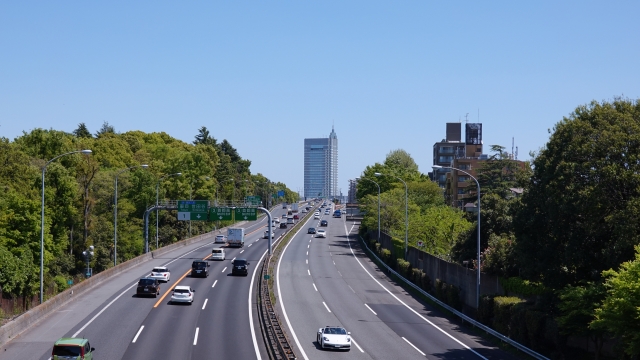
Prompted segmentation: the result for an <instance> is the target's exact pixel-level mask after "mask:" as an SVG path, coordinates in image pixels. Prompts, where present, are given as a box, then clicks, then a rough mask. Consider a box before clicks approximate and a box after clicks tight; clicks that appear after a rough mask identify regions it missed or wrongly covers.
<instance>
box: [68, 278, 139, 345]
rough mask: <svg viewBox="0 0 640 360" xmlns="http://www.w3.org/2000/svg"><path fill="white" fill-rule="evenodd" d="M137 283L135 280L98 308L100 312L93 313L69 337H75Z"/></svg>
mask: <svg viewBox="0 0 640 360" xmlns="http://www.w3.org/2000/svg"><path fill="white" fill-rule="evenodd" d="M136 285H138V282H135V283H134V284H133V285H131V286H129V287H128V288H127V289H126V290H125V291H123V292H122V293H120V295H118V296H116V298H115V299H113V300H111V302H110V303H108V304H107V305H106V306H105V307H103V308H102V310H100V312H98V313H97V314H95V315H94V316H93V317H92V318H91V320H89V321H88V322H87V323H86V324H84V326H83V327H81V328H80V330H78V331H76V333H75V334H73V335H71V337H77V336H78V334H80V333H81V332H82V331H83V330H84V329H85V328H86V327H87V326H89V324H91V323H92V322H93V320H95V319H96V318H97V317H98V316H100V314H102V313H103V312H104V311H105V310H107V308H108V307H109V306H111V304H113V303H114V302H116V300H118V299H119V298H120V297H121V296H122V295H124V294H126V293H127V292H129V290H131V288H132V287H134V286H136Z"/></svg>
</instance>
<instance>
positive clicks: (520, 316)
mask: <svg viewBox="0 0 640 360" xmlns="http://www.w3.org/2000/svg"><path fill="white" fill-rule="evenodd" d="M526 313H527V303H526V302H520V303H517V304H514V305H513V307H511V318H510V319H509V322H508V324H509V333H508V334H507V336H509V337H510V338H511V339H513V340H515V341H517V342H519V343H521V344H524V345H528V344H527V320H526Z"/></svg>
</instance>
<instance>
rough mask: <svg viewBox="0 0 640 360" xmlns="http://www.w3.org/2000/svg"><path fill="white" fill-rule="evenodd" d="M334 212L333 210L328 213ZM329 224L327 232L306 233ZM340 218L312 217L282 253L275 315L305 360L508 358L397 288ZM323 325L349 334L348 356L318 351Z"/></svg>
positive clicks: (349, 225)
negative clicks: (322, 223)
mask: <svg viewBox="0 0 640 360" xmlns="http://www.w3.org/2000/svg"><path fill="white" fill-rule="evenodd" d="M331 213H333V211H331ZM322 219H325V220H327V221H328V226H327V228H326V229H327V237H326V238H319V237H316V236H315V235H313V234H307V231H306V230H307V228H308V227H315V228H319V222H320V220H322ZM354 233H357V228H356V227H355V226H354V225H353V224H352V223H351V222H347V221H345V218H344V217H342V218H333V217H331V215H325V214H324V212H322V217H321V219H319V220H316V219H310V220H308V223H307V225H306V226H304V227H303V228H302V229H301V231H300V232H299V233H298V234H296V235H295V237H294V238H293V239H292V241H291V242H290V243H289V244H288V245H287V248H286V250H285V251H284V253H283V255H282V256H281V258H280V261H279V264H278V273H277V285H278V288H277V291H278V295H279V296H278V297H279V299H280V301H279V306H280V312H281V313H282V314H283V316H282V318H283V319H282V320H283V321H284V322H285V323H286V325H283V326H285V327H286V328H288V329H289V333H290V335H291V337H292V341H294V342H295V346H296V347H297V352H298V355H299V358H303V359H334V358H337V357H339V358H353V359H424V358H425V357H426V358H429V359H513V357H512V356H511V355H510V354H507V353H505V352H504V351H502V350H499V349H497V348H495V347H493V346H491V345H489V344H486V342H485V341H483V340H482V339H481V338H478V337H476V336H473V335H471V334H470V333H468V332H467V331H465V329H463V328H460V327H459V326H458V325H456V324H455V323H452V322H450V321H448V320H446V319H445V318H444V317H443V316H442V315H441V314H440V313H439V312H438V311H437V310H436V309H434V308H433V307H431V306H429V305H426V304H424V303H421V302H420V301H418V300H416V299H414V298H413V297H412V296H410V295H409V294H407V293H406V292H405V291H404V290H403V289H402V288H400V287H398V286H396V285H395V284H394V283H393V282H392V281H391V280H390V279H388V278H387V277H386V276H385V275H384V274H383V273H381V272H380V271H379V269H378V268H377V267H376V266H375V264H373V263H372V262H371V261H369V259H368V258H367V257H366V255H365V254H363V252H362V251H361V249H360V247H359V244H358V242H357V241H356V238H355V237H353V236H351V237H350V235H353V234H354ZM326 325H338V326H343V327H345V329H347V331H350V332H351V336H352V346H351V350H350V351H349V352H348V353H344V352H343V353H341V354H337V353H336V351H333V350H322V349H321V348H320V346H319V344H318V343H317V342H316V333H317V331H318V329H319V328H321V327H324V326H326Z"/></svg>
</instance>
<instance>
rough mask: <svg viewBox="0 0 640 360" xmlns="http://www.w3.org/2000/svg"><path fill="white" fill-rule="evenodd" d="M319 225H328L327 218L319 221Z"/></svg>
mask: <svg viewBox="0 0 640 360" xmlns="http://www.w3.org/2000/svg"><path fill="white" fill-rule="evenodd" d="M320 226H329V222H328V221H327V220H322V221H320Z"/></svg>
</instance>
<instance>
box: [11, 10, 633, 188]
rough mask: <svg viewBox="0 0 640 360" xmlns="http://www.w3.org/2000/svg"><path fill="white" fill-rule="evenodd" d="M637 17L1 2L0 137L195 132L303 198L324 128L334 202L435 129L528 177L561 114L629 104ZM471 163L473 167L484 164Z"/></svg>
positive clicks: (423, 147)
mask: <svg viewBox="0 0 640 360" xmlns="http://www.w3.org/2000/svg"><path fill="white" fill-rule="evenodd" d="M638 14H640V1H637V0H634V1H606V2H605V1H530V2H525V1H466V2H461V1H326V0H323V1H313V2H312V1H189V2H178V1H147V2H143V1H109V2H106V1H103V2H96V1H36V2H33V1H3V2H2V4H0V136H4V137H7V138H10V139H14V138H15V137H17V136H19V135H21V134H22V131H27V132H28V131H30V130H32V129H34V128H53V129H56V130H63V131H69V132H70V131H73V130H74V129H75V128H76V127H77V125H78V123H80V122H84V123H86V124H87V126H88V127H89V130H90V131H91V132H93V133H95V132H96V131H97V130H98V129H99V128H100V126H101V125H102V123H103V122H104V121H107V122H109V124H111V125H113V126H114V127H115V129H116V131H117V132H125V131H129V130H142V131H145V132H158V131H164V132H167V133H168V134H170V135H171V136H173V137H176V138H178V139H181V140H183V141H186V142H191V141H192V140H193V137H194V136H195V135H196V134H197V131H198V129H199V128H200V127H201V126H203V125H204V126H206V127H207V128H209V129H210V131H211V133H212V134H213V136H215V137H216V138H217V139H219V140H222V139H228V140H229V141H230V142H231V144H232V145H233V146H234V147H236V148H237V149H238V151H239V152H240V155H241V156H242V157H244V158H248V159H250V160H251V161H252V166H251V170H252V172H253V173H258V172H260V173H263V174H264V175H266V176H267V177H269V178H270V179H272V180H274V181H282V182H285V183H286V184H287V185H288V186H289V187H290V188H291V189H293V190H298V189H300V190H302V188H303V139H304V138H309V137H326V136H328V134H329V132H330V131H331V126H332V124H335V129H336V133H337V135H338V139H339V182H340V183H339V185H340V187H341V188H342V191H343V193H345V195H346V192H347V185H348V179H350V178H354V177H357V176H358V175H359V174H360V173H361V172H362V170H363V169H364V168H365V167H366V166H367V165H371V164H373V163H375V162H382V161H383V160H384V158H385V155H386V154H387V153H388V152H389V151H391V150H394V149H399V148H401V149H404V150H406V151H408V152H409V153H410V154H411V155H412V156H413V158H414V159H415V160H416V162H417V163H418V165H419V167H420V170H421V171H422V172H425V173H426V172H428V171H430V170H431V164H432V152H433V144H434V143H435V142H436V141H440V140H442V139H443V138H444V137H445V123H446V122H457V121H459V120H462V121H463V122H464V119H465V115H466V114H467V113H468V114H469V116H468V119H469V120H470V122H478V111H479V114H480V118H479V121H480V122H481V123H482V124H483V132H484V134H483V140H484V145H485V149H488V148H489V146H490V145H493V144H498V145H502V146H504V147H506V148H507V149H508V150H509V151H511V139H512V138H515V143H516V146H517V147H518V149H519V155H518V158H519V159H522V160H527V159H530V157H529V155H528V154H529V152H530V151H537V150H538V149H540V148H541V147H543V146H544V145H545V143H546V142H547V141H548V138H549V133H548V130H549V129H552V128H553V126H554V125H555V124H556V123H557V122H558V121H559V120H561V119H562V117H563V116H567V115H569V114H570V113H571V112H572V111H573V110H574V109H575V108H576V107H577V106H579V105H582V104H586V103H588V102H590V101H591V100H598V101H602V100H611V99H612V98H613V97H615V96H625V97H629V98H631V99H637V98H640V21H639V20H638ZM485 152H486V151H485Z"/></svg>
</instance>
